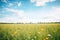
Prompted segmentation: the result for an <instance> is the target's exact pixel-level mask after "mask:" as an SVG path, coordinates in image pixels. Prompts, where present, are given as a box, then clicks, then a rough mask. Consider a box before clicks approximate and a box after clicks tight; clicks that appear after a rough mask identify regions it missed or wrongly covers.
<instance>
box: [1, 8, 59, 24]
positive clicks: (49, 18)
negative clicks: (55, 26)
mask: <svg viewBox="0 0 60 40" xmlns="http://www.w3.org/2000/svg"><path fill="white" fill-rule="evenodd" d="M6 11H9V12H13V13H14V14H16V15H18V16H19V17H17V16H16V15H15V16H10V17H9V16H6V17H4V18H0V22H14V23H16V22H23V23H28V22H33V23H37V22H60V7H53V8H51V9H50V11H49V12H47V13H46V11H45V12H44V13H41V14H38V15H39V17H37V16H38V15H36V14H34V15H35V18H30V17H29V16H31V15H32V14H31V15H28V16H26V14H25V15H24V13H25V12H24V11H22V10H16V9H9V8H6ZM20 17H21V18H20ZM33 17H34V16H33Z"/></svg>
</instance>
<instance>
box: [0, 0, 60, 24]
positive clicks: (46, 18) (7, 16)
mask: <svg viewBox="0 0 60 40" xmlns="http://www.w3.org/2000/svg"><path fill="white" fill-rule="evenodd" d="M0 22H14V23H16V22H24V23H26V22H27V23H28V22H33V23H36V22H60V0H0Z"/></svg>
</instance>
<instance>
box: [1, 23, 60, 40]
mask: <svg viewBox="0 0 60 40" xmlns="http://www.w3.org/2000/svg"><path fill="white" fill-rule="evenodd" d="M0 40H60V24H0Z"/></svg>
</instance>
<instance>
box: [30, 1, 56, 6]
mask: <svg viewBox="0 0 60 40" xmlns="http://www.w3.org/2000/svg"><path fill="white" fill-rule="evenodd" d="M30 1H31V2H32V3H35V5H36V6H45V5H46V3H48V2H54V1H56V0H30Z"/></svg>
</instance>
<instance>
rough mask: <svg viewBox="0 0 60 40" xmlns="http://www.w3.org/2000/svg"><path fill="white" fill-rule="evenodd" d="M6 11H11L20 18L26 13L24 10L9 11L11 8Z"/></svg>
mask: <svg viewBox="0 0 60 40" xmlns="http://www.w3.org/2000/svg"><path fill="white" fill-rule="evenodd" d="M5 10H6V11H9V12H13V13H15V14H16V15H18V16H20V17H22V16H24V11H23V10H16V9H9V8H5Z"/></svg>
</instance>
